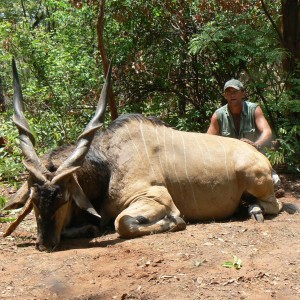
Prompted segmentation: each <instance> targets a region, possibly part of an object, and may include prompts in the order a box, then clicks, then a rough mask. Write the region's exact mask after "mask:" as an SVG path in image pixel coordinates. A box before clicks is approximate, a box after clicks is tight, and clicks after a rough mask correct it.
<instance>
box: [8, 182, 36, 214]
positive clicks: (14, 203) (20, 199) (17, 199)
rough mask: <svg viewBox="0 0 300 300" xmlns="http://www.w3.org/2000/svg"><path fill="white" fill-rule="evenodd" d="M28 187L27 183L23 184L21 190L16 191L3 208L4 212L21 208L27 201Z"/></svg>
mask: <svg viewBox="0 0 300 300" xmlns="http://www.w3.org/2000/svg"><path fill="white" fill-rule="evenodd" d="M29 194H30V187H29V183H28V181H26V182H24V183H23V185H22V186H21V188H20V189H19V190H18V191H17V193H16V195H15V196H14V197H13V198H12V199H10V200H9V201H8V202H7V203H6V204H5V206H4V207H3V209H4V210H10V209H17V208H21V207H23V206H24V205H25V204H26V202H27V200H28V199H29Z"/></svg>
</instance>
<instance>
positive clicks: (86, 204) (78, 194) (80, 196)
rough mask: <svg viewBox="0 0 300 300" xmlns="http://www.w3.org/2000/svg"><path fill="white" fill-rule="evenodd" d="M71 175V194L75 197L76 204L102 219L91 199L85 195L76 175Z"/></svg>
mask: <svg viewBox="0 0 300 300" xmlns="http://www.w3.org/2000/svg"><path fill="white" fill-rule="evenodd" d="M71 177H72V178H71V180H70V192H71V196H72V198H73V199H74V201H75V203H76V205H77V206H78V207H79V208H81V209H84V210H86V211H87V212H88V213H90V214H91V215H93V216H95V217H97V218H99V219H101V216H100V215H99V214H98V213H97V211H96V210H95V208H94V207H93V205H92V203H91V202H90V201H89V199H88V198H87V196H86V195H85V193H84V191H83V190H82V188H81V186H80V184H79V182H78V181H77V179H76V177H75V175H73V176H71Z"/></svg>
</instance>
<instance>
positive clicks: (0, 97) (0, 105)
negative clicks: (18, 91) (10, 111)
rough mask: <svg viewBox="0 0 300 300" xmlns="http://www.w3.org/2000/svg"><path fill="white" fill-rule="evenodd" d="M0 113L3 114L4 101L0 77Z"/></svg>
mask: <svg viewBox="0 0 300 300" xmlns="http://www.w3.org/2000/svg"><path fill="white" fill-rule="evenodd" d="M0 112H5V100H4V94H3V85H2V78H1V76H0Z"/></svg>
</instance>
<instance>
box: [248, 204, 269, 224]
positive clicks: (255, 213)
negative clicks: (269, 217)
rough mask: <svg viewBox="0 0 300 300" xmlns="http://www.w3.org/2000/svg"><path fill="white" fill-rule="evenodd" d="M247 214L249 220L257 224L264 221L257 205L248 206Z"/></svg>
mask: <svg viewBox="0 0 300 300" xmlns="http://www.w3.org/2000/svg"><path fill="white" fill-rule="evenodd" d="M248 213H249V215H250V217H251V219H253V220H255V221H257V222H260V223H262V222H263V221H264V220H265V219H264V215H263V211H262V209H261V208H260V207H259V206H258V205H257V204H253V205H250V206H249V208H248Z"/></svg>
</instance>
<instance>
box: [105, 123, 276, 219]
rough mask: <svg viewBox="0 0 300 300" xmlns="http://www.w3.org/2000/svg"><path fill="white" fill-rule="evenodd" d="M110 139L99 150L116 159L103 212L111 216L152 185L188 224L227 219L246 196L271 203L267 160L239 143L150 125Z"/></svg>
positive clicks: (131, 128)
mask: <svg viewBox="0 0 300 300" xmlns="http://www.w3.org/2000/svg"><path fill="white" fill-rule="evenodd" d="M130 122H131V123H133V122H135V123H136V122H137V121H136V120H134V121H130ZM104 139H105V138H104ZM109 139H110V141H109V149H102V150H103V152H106V151H107V152H106V153H105V155H106V156H107V157H108V159H109V160H111V161H114V160H117V161H115V164H116V165H117V166H118V170H117V171H116V172H115V173H113V174H112V177H111V181H110V187H111V188H110V191H109V194H110V197H111V198H112V199H114V200H113V201H110V203H109V207H107V210H108V211H110V213H111V214H113V215H115V216H116V215H117V214H118V213H119V212H120V210H122V209H125V208H126V207H128V205H130V204H131V203H132V202H134V201H137V200H139V199H141V197H140V196H139V195H140V194H143V191H145V192H146V191H147V190H148V189H149V188H150V187H151V186H162V187H163V186H165V187H166V188H167V190H168V192H169V193H170V194H171V197H172V199H173V201H174V203H175V205H176V207H177V208H178V209H179V211H180V214H181V216H183V217H184V218H185V220H188V221H200V220H207V219H223V218H226V217H228V216H230V215H231V214H233V213H234V211H235V209H236V208H237V206H238V205H239V203H240V198H241V195H242V193H243V192H246V191H247V192H249V193H251V194H253V195H254V196H256V197H258V198H259V199H260V200H262V201H271V202H274V201H275V202H276V199H275V196H274V191H273V183H272V178H271V170H272V168H271V165H270V163H269V161H268V159H267V158H266V157H265V156H264V155H262V154H261V153H260V152H258V151H257V150H256V149H255V148H254V147H252V146H250V145H248V144H246V143H244V142H241V141H238V140H235V139H231V138H224V137H219V136H212V135H208V134H201V133H188V132H180V131H176V130H173V129H171V128H168V127H164V126H158V125H152V124H149V121H144V122H140V123H138V124H134V125H133V124H130V123H127V124H125V125H124V126H123V127H122V129H119V130H118V134H115V135H114V136H110V137H109ZM100 143H101V145H105V144H106V141H105V140H104V141H100ZM120 145H122V147H121V149H120ZM115 153H118V155H117V156H115ZM110 156H111V157H110ZM116 187H117V188H116ZM148 194H149V193H148ZM147 197H149V195H148V196H147ZM159 201H162V203H163V201H164V199H160V200H159ZM168 201H169V200H168ZM166 205H168V204H166ZM276 205H277V204H276ZM276 210H277V211H276ZM275 213H278V207H277V208H275Z"/></svg>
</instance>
